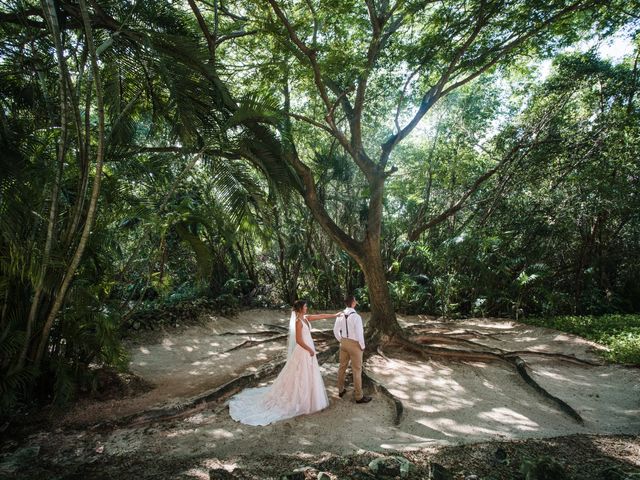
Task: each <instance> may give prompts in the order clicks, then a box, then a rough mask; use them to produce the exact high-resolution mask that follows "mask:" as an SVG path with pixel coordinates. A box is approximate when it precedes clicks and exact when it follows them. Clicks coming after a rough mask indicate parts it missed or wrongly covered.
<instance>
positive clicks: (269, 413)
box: [229, 320, 329, 425]
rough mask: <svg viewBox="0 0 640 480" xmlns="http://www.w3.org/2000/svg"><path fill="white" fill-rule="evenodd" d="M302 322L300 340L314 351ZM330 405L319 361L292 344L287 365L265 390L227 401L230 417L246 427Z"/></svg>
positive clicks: (306, 325) (252, 390)
mask: <svg viewBox="0 0 640 480" xmlns="http://www.w3.org/2000/svg"><path fill="white" fill-rule="evenodd" d="M298 321H302V339H303V341H304V343H305V344H307V345H308V346H310V347H311V348H313V349H314V351H315V345H314V343H313V339H312V338H311V326H310V325H309V322H308V321H307V320H298ZM328 406H329V398H328V397H327V391H326V390H325V388H324V382H323V380H322V375H321V374H320V366H319V365H318V359H317V357H316V356H315V355H314V356H313V357H312V356H311V355H309V352H308V351H307V350H305V349H304V348H302V347H301V346H300V345H297V344H296V345H295V347H293V350H292V352H291V354H290V355H289V358H288V359H287V363H285V365H284V367H282V370H281V371H280V373H279V374H278V376H277V377H276V379H275V380H274V382H273V383H272V384H271V385H269V386H266V387H260V388H247V389H245V390H243V391H242V392H240V393H238V394H237V395H234V396H233V397H232V398H231V400H230V401H229V414H230V415H231V418H233V419H234V420H236V421H238V422H241V423H245V424H247V425H268V424H270V423H273V422H277V421H278V420H284V419H286V418H291V417H296V416H298V415H304V414H308V413H313V412H317V411H319V410H322V409H324V408H327V407H328Z"/></svg>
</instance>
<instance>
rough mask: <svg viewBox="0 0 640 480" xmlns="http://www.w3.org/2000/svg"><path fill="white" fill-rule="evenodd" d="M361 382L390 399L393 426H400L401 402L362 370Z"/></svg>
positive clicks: (402, 408) (402, 412) (402, 410)
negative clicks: (392, 407)
mask: <svg viewBox="0 0 640 480" xmlns="http://www.w3.org/2000/svg"><path fill="white" fill-rule="evenodd" d="M362 381H363V383H365V384H368V385H369V386H371V387H373V388H374V389H375V390H376V391H378V390H379V391H381V392H382V393H383V394H384V395H385V396H387V397H388V398H390V399H391V401H392V402H393V405H394V407H395V417H394V419H393V424H394V425H395V426H398V425H400V422H402V415H403V414H404V404H403V403H402V401H401V400H400V399H399V398H398V397H396V396H395V395H394V394H393V393H391V392H390V391H389V389H388V388H387V387H385V386H384V385H383V384H381V383H380V382H378V381H377V380H375V379H374V378H372V377H370V376H369V375H367V373H366V372H365V371H364V370H362Z"/></svg>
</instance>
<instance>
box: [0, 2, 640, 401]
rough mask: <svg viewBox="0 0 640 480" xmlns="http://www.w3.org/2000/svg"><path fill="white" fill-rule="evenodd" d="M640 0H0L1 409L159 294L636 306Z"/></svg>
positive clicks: (380, 320) (404, 303)
mask: <svg viewBox="0 0 640 480" xmlns="http://www.w3.org/2000/svg"><path fill="white" fill-rule="evenodd" d="M637 7H638V5H636V4H635V3H634V2H632V3H631V4H630V3H629V2H628V1H625V2H623V1H617V0H610V1H594V0H577V1H564V0H562V1H561V0H558V1H545V2H542V1H526V2H525V1H516V2H505V1H502V0H496V1H492V0H478V1H471V2H469V1H465V2H462V1H441V2H434V1H422V0H417V1H397V2H388V1H385V0H377V1H374V0H371V1H365V2H350V1H348V2H343V1H340V2H337V1H326V2H325V1H323V2H316V1H309V0H306V1H286V2H284V1H276V0H267V1H237V2H221V1H218V0H207V1H203V0H188V1H187V2H166V1H160V2H153V3H144V2H123V1H104V2H95V1H89V2H86V1H85V0H80V1H79V2H78V3H75V2H67V1H55V2H54V1H53V0H43V1H42V2H31V1H27V2H25V1H21V2H12V1H8V2H3V3H2V5H1V6H0V22H1V23H0V29H1V31H2V35H1V36H0V78H1V79H2V81H1V82H0V102H1V107H0V121H1V128H0V152H2V153H1V154H0V170H1V171H2V177H1V179H0V225H1V231H2V233H1V236H0V298H2V300H1V302H2V303H1V304H0V305H1V319H0V320H1V330H0V348H1V351H2V364H1V367H0V368H1V371H2V384H1V386H0V388H1V390H0V397H1V398H2V402H3V406H8V405H11V404H12V403H13V402H14V401H15V400H16V399H17V398H18V397H19V395H20V392H21V391H25V390H29V389H31V388H33V387H34V386H35V385H38V386H39V387H40V388H41V390H42V391H44V392H56V393H55V395H57V396H59V397H61V398H63V397H65V396H68V395H70V394H71V393H72V391H73V389H74V388H75V386H76V385H77V384H78V383H80V384H81V383H82V382H86V381H88V380H87V378H88V376H87V375H88V373H87V372H89V371H90V365H92V364H96V363H107V364H115V365H124V364H126V358H125V356H124V352H123V350H122V348H121V347H120V344H119V338H120V335H121V332H122V331H123V330H126V329H127V328H131V327H132V326H133V325H134V324H135V323H136V322H138V320H136V317H135V315H136V312H139V311H140V310H141V309H144V308H145V306H146V305H147V304H150V303H153V302H174V301H178V300H179V299H185V298H191V299H193V298H206V299H208V300H206V301H207V302H210V303H211V304H212V305H213V306H214V307H215V308H221V309H224V308H237V307H238V306H239V305H261V306H277V305H282V304H286V303H288V304H291V303H292V302H293V300H295V299H296V298H298V297H307V298H310V299H311V300H312V302H313V303H314V304H315V305H316V306H317V307H319V308H335V307H337V306H339V304H340V302H341V298H342V297H343V296H344V294H345V293H347V292H348V293H356V295H357V296H358V298H359V299H360V301H361V304H362V305H363V306H364V307H365V308H367V309H370V310H371V317H370V321H369V325H368V335H369V338H370V339H372V340H374V341H377V340H380V339H381V338H384V337H388V336H393V335H402V332H401V329H400V327H399V325H398V323H397V321H396V314H395V312H396V311H404V312H413V313H433V314H438V315H444V316H448V317H456V316H468V315H506V316H513V317H515V318H518V317H519V316H522V315H532V314H560V313H595V314H597V313H605V312H633V311H638V308H639V307H640V306H639V304H638V299H639V298H640V291H638V288H639V287H638V285H640V282H639V280H640V278H639V273H638V272H640V268H639V267H640V265H639V259H640V251H639V245H640V221H639V218H638V212H639V211H640V208H639V207H640V205H639V199H638V194H637V192H638V191H639V188H638V179H639V178H640V171H639V166H638V161H637V159H638V153H639V152H638V150H639V146H640V145H639V139H640V135H639V134H640V132H639V131H638V125H639V122H638V120H639V118H638V115H639V109H638V95H637V91H638V84H639V81H640V80H639V78H638V52H639V50H638V45H639V43H638V36H637V29H638V17H637V15H635V14H634V12H635V11H638V10H640V9H639V8H637ZM621 29H624V31H626V32H627V37H628V41H629V42H630V43H631V45H632V46H633V51H631V52H629V54H628V55H627V56H625V57H624V58H623V59H622V60H621V61H620V62H617V63H613V62H611V61H610V60H608V59H605V58H601V57H600V56H599V55H598V53H597V50H596V49H592V50H588V51H585V49H584V48H577V47H576V46H578V47H579V46H580V45H581V42H582V43H584V42H585V41H587V40H594V41H598V40H599V41H603V40H604V39H606V38H607V37H608V36H610V35H612V34H614V33H616V32H619V31H621ZM543 61H552V62H553V63H552V64H551V70H550V74H549V75H548V76H547V77H546V78H543V76H541V75H540V73H539V66H540V63H541V62H543Z"/></svg>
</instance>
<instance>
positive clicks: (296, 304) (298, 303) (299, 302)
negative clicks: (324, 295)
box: [292, 300, 307, 313]
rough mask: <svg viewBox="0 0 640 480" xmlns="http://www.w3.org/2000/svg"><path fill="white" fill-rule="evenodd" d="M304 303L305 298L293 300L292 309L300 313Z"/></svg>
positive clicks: (305, 302)
mask: <svg viewBox="0 0 640 480" xmlns="http://www.w3.org/2000/svg"><path fill="white" fill-rule="evenodd" d="M306 304H307V301H306V300H296V301H295V302H293V308H292V310H293V311H294V312H296V313H300V312H301V311H302V307H304V306H305V305H306Z"/></svg>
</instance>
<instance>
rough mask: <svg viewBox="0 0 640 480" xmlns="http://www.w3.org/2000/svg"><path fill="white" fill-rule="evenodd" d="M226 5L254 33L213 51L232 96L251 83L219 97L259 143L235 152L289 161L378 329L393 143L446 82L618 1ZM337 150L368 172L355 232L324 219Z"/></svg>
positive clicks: (214, 19) (267, 161) (574, 26)
mask: <svg viewBox="0 0 640 480" xmlns="http://www.w3.org/2000/svg"><path fill="white" fill-rule="evenodd" d="M215 5H216V4H214V8H213V11H212V16H211V21H210V23H211V24H212V25H214V26H215V27H216V29H217V28H218V27H219V25H220V24H221V22H222V23H223V19H222V18H223V17H222V16H221V15H222V14H221V13H220V11H219V10H218V9H216V8H215ZM190 6H191V8H192V11H193V12H194V14H195V16H196V18H197V19H198V24H199V26H200V28H201V29H202V32H203V34H204V36H205V37H206V38H207V39H208V45H209V48H210V49H211V55H212V58H214V52H215V43H216V42H215V35H216V34H215V32H212V30H211V28H210V27H209V26H208V24H207V19H206V17H205V16H204V15H203V14H202V12H201V10H200V9H199V8H198V5H197V4H196V2H195V1H190ZM227 7H228V9H227V8H225V10H223V13H225V14H227V15H230V12H229V9H234V8H235V9H238V11H239V12H241V13H240V14H238V15H234V16H233V17H232V18H233V21H234V22H235V23H240V24H242V25H243V28H244V31H245V32H252V35H247V36H242V37H240V38H239V39H238V40H237V42H236V43H235V44H234V48H233V49H229V48H227V49H224V50H223V51H221V52H218V53H216V54H215V60H216V72H215V74H214V75H215V76H216V78H221V79H223V80H224V81H225V84H226V85H228V87H229V88H228V91H229V92H230V95H231V96H235V97H236V98H240V96H241V95H245V96H246V95H247V93H251V94H253V95H252V96H250V97H249V98H248V99H246V97H245V101H238V102H235V101H232V100H229V103H227V104H226V106H227V107H228V108H230V109H231V110H232V112H233V113H234V116H233V117H232V124H233V126H240V127H241V128H242V129H243V132H244V134H245V135H247V136H248V137H250V138H252V140H253V141H254V142H255V144H254V145H253V146H252V147H251V148H248V149H246V151H244V152H242V155H243V156H245V157H246V158H248V159H249V160H251V161H254V162H258V163H259V164H260V165H261V166H262V167H263V168H265V169H269V168H270V167H273V166H277V167H279V166H281V165H282V164H284V165H286V166H287V167H289V169H290V171H292V172H293V173H294V174H295V175H292V176H291V177H290V178H291V186H292V187H294V188H295V189H296V190H297V191H298V192H299V193H300V195H302V197H303V198H304V201H305V203H306V205H307V207H308V208H309V210H310V211H311V213H312V215H313V217H314V218H315V220H316V221H317V222H318V223H319V224H320V225H321V226H322V228H323V229H324V230H325V232H326V233H327V234H328V235H329V236H330V237H331V238H332V239H333V240H334V241H335V242H336V243H337V244H339V245H340V246H341V247H342V248H343V249H344V250H345V251H347V252H348V253H349V255H350V256H351V257H352V258H353V259H354V260H355V261H356V262H357V263H358V264H359V266H360V268H361V269H362V271H363V272H364V275H365V279H366V283H367V287H368V293H369V302H370V305H371V310H372V314H371V320H370V323H369V332H368V333H369V336H370V337H372V338H378V337H379V336H380V335H381V334H388V335H389V334H390V335H393V334H395V333H397V332H399V326H398V323H397V321H396V317H395V313H394V310H393V306H392V302H391V298H390V295H389V290H388V287H387V279H386V270H387V267H386V265H385V264H384V262H383V259H382V256H381V232H382V223H383V210H384V198H385V195H384V192H385V183H386V181H387V179H388V178H389V177H390V176H391V175H393V174H394V172H395V170H396V169H395V167H394V166H393V155H394V153H395V151H396V147H397V146H398V145H399V144H400V143H401V142H402V141H403V140H404V139H405V138H407V137H408V136H409V135H411V134H412V133H413V132H414V131H415V130H416V127H417V126H418V125H419V124H420V122H421V121H422V120H423V118H424V117H425V116H426V115H427V114H428V112H429V111H430V110H431V109H432V108H433V106H434V105H435V104H436V103H437V102H438V101H439V100H440V99H441V98H443V97H444V96H446V95H447V94H448V93H449V92H451V91H453V90H455V89H457V88H459V87H461V86H462V85H465V84H468V83H469V82H472V81H474V80H475V79H476V78H478V77H479V76H481V75H482V74H483V73H485V72H489V71H491V70H492V69H496V68H501V67H506V66H509V65H511V64H514V63H516V62H518V61H519V59H520V58H521V56H523V55H532V54H536V55H544V54H548V53H549V52H550V51H553V49H554V48H557V47H558V46H560V45H563V44H567V43H569V42H573V41H575V40H576V39H577V38H579V36H580V34H581V33H582V32H586V31H587V30H588V29H590V28H593V27H594V25H595V26H597V27H598V28H600V27H602V28H604V27H605V26H610V25H611V24H612V23H615V21H616V20H617V19H616V15H617V13H616V12H617V11H618V10H617V8H619V7H620V6H619V5H616V4H615V2H602V1H581V0H579V1H554V2H504V1H485V0H479V1H472V2H468V1H464V2H462V1H460V2H457V1H447V2H433V1H413V2H404V1H397V2H394V3H390V2H387V1H374V0H369V1H365V2H346V3H345V2H342V1H341V2H313V1H308V0H307V1H288V2H278V1H276V0H267V1H258V2H248V3H243V2H237V3H236V4H235V5H233V6H231V5H227ZM621 15H623V16H624V14H621ZM238 64H241V65H243V66H244V68H243V69H242V70H241V76H239V75H238V73H237V71H234V72H233V74H230V70H229V69H230V68H231V67H232V65H238ZM244 79H247V80H248V81H244ZM269 87H270V88H271V89H272V91H273V92H274V93H277V94H279V95H278V96H279V97H280V100H281V104H282V108H281V109H280V112H279V113H281V114H284V115H285V116H286V119H284V120H279V119H278V117H277V116H276V115H268V112H265V111H264V110H263V111H260V109H259V108H256V104H257V103H259V102H257V101H256V97H258V98H259V96H260V95H261V94H262V95H265V88H269ZM259 88H260V90H259ZM280 92H281V93H280ZM273 96H274V95H272V97H273ZM236 104H237V105H238V107H236ZM520 147H522V145H517V146H516V148H515V150H514V151H512V152H510V153H509V154H508V158H502V159H497V160H496V162H495V165H494V166H492V167H491V168H489V169H488V170H487V171H486V172H484V173H483V174H482V175H480V176H479V177H478V178H477V180H476V181H475V182H473V183H472V184H471V185H470V186H469V189H468V190H467V192H465V194H464V195H463V196H462V197H461V198H459V199H457V201H452V202H451V207H450V208H448V209H446V210H445V211H443V212H441V213H439V214H437V215H434V216H433V218H432V219H428V220H424V221H422V224H421V225H419V226H417V227H418V228H419V229H420V230H419V231H424V230H425V229H426V228H427V227H429V226H433V225H435V224H437V222H440V221H443V220H444V219H446V218H447V217H448V216H450V215H452V214H453V213H455V212H456V211H457V210H459V209H460V208H462V206H463V205H464V202H465V200H466V199H467V198H468V197H469V196H470V195H471V194H472V193H473V192H474V191H475V189H477V187H478V186H479V185H480V184H481V183H482V182H483V181H485V180H486V179H487V178H489V177H490V176H491V175H492V174H493V173H494V172H495V171H497V169H498V167H499V166H500V165H501V164H503V163H505V162H506V161H510V160H511V159H512V158H513V157H514V155H516V154H517V153H518V150H519V148H520ZM319 154H320V155H319ZM332 155H333V156H336V155H345V156H346V157H347V158H348V159H349V160H350V161H351V162H352V163H353V165H354V166H355V168H357V170H358V172H359V175H360V178H361V180H362V183H361V184H360V188H361V190H362V192H363V196H364V197H365V198H366V200H367V205H366V212H365V215H364V222H363V223H364V224H363V226H362V228H361V229H360V230H358V231H356V232H355V234H348V233H347V232H346V231H345V230H344V229H343V228H341V225H339V223H338V222H337V221H336V220H335V219H334V218H332V217H331V215H330V214H329V209H328V208H327V203H328V200H327V199H326V197H325V196H324V195H323V194H322V193H323V192H322V189H321V188H320V187H319V184H318V181H319V180H318V175H317V174H316V172H317V171H318V164H320V169H321V168H322V162H323V161H326V158H327V157H328V156H332ZM274 160H277V161H274ZM356 188H357V186H356ZM419 231H418V230H413V231H412V232H411V233H412V235H413V236H416V235H418V234H419Z"/></svg>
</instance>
